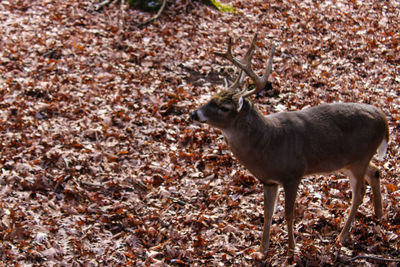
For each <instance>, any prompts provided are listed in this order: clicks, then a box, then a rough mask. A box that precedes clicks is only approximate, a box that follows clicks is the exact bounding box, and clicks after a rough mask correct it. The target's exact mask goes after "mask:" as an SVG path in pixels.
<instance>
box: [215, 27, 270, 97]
mask: <svg viewBox="0 0 400 267" xmlns="http://www.w3.org/2000/svg"><path fill="white" fill-rule="evenodd" d="M256 40H257V34H255V35H254V37H253V40H252V41H251V45H250V47H249V49H248V50H247V52H246V55H245V56H244V58H243V59H242V60H238V59H237V58H235V57H234V56H233V55H232V38H231V37H229V42H228V49H227V51H226V52H225V53H221V52H214V54H215V55H217V56H220V57H223V58H226V59H227V60H229V61H230V62H232V63H233V64H234V65H235V66H236V67H238V68H240V70H241V72H240V75H239V77H238V79H236V81H235V83H234V84H232V85H231V87H232V88H234V89H236V88H237V87H239V86H240V80H241V78H242V74H243V71H244V72H245V73H246V74H247V75H248V76H249V77H250V78H251V79H252V80H253V81H254V83H255V84H256V88H254V89H253V90H250V91H247V89H244V90H243V91H241V92H240V93H239V94H241V96H242V97H247V96H249V95H252V94H256V93H258V92H260V91H261V90H263V89H264V87H265V85H266V84H267V82H268V77H269V75H270V73H271V70H272V58H273V56H274V52H275V45H274V44H273V45H272V48H271V53H270V55H269V60H268V66H267V69H266V71H265V72H264V74H263V75H262V76H261V77H259V76H258V75H257V74H256V73H255V72H254V70H253V69H252V68H251V59H252V56H253V52H254V49H255V47H256V46H255V45H256ZM243 78H244V77H243ZM231 87H230V88H229V89H231Z"/></svg>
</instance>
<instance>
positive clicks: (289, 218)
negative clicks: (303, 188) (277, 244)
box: [284, 183, 298, 255]
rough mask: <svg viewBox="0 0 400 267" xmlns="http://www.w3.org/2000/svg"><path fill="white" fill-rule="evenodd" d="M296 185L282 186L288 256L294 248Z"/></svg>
mask: <svg viewBox="0 0 400 267" xmlns="http://www.w3.org/2000/svg"><path fill="white" fill-rule="evenodd" d="M297 187H298V184H295V183H292V184H288V185H284V190H285V218H286V223H287V229H288V237H289V250H288V254H289V255H291V254H293V252H294V248H295V238H294V233H293V222H294V203H295V201H296V195H297Z"/></svg>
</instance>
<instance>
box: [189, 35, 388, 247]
mask: <svg viewBox="0 0 400 267" xmlns="http://www.w3.org/2000/svg"><path fill="white" fill-rule="evenodd" d="M256 39H257V35H255V36H254V38H253V40H252V42H251V45H250V47H249V49H248V50H247V52H246V54H245V56H244V57H243V58H242V59H241V60H240V59H237V58H235V57H234V56H233V55H232V39H231V38H229V43H228V49H227V51H226V52H223V53H222V52H214V54H215V55H217V56H221V57H223V58H225V59H227V60H229V61H230V62H231V63H233V64H234V65H235V66H236V67H237V68H238V69H239V75H238V76H237V78H236V80H235V81H234V83H233V84H232V85H231V86H230V87H229V88H228V89H227V90H223V91H221V92H219V93H217V94H216V95H215V96H214V97H212V98H211V100H210V101H209V102H208V103H206V104H205V105H203V106H202V107H200V108H199V109H197V110H196V111H193V112H192V113H191V118H192V119H193V120H194V121H198V122H202V123H206V124H208V125H210V126H212V127H215V128H218V129H220V130H221V131H222V134H223V135H224V137H225V140H226V142H227V143H228V145H229V147H230V149H231V150H232V152H233V154H234V155H235V156H236V158H238V159H239V162H241V163H242V164H243V165H244V166H245V167H246V168H247V169H248V170H249V171H250V172H251V173H252V174H253V175H254V176H255V177H256V178H258V180H260V181H261V182H262V184H263V188H264V228H263V234H262V240H261V245H260V251H261V252H266V251H268V249H269V232H270V226H271V223H272V215H273V212H274V207H275V203H276V198H277V193H278V187H279V186H282V187H283V189H284V193H285V219H286V222H287V232H288V239H289V253H293V251H294V248H295V238H294V234H293V221H294V205H295V199H296V194H297V190H298V186H299V183H300V180H301V178H302V177H303V176H305V175H310V174H316V173H327V172H333V171H336V170H344V171H346V172H345V173H348V174H349V178H350V186H351V189H352V203H351V208H350V212H349V214H348V217H347V220H346V222H345V224H344V227H343V229H342V231H341V232H340V234H339V236H338V241H339V242H341V243H344V242H346V241H348V238H349V235H350V229H351V224H352V221H353V220H354V217H355V214H356V211H357V209H358V207H359V205H360V204H361V203H362V200H363V197H364V194H365V190H366V185H365V181H367V182H368V184H369V185H370V186H371V189H372V202H373V205H374V211H375V215H376V216H377V217H378V218H380V217H382V199H381V192H380V182H379V179H380V172H379V170H378V168H377V167H376V166H375V165H374V164H373V163H371V159H372V157H373V156H374V154H375V152H376V151H378V159H380V160H382V159H383V157H384V156H385V153H386V149H387V144H388V140H389V129H388V123H387V120H386V118H385V116H384V114H383V113H382V112H381V111H380V110H379V109H377V108H376V107H374V106H371V105H367V104H360V103H332V104H322V105H319V106H315V107H310V108H307V109H304V110H300V111H292V112H280V113H276V114H271V115H268V116H263V115H262V114H261V113H260V112H259V111H258V109H257V108H256V107H255V106H254V105H253V104H252V103H251V102H250V101H249V100H248V99H247V98H248V97H249V96H251V95H254V94H257V93H258V92H260V91H261V90H263V89H264V87H265V86H266V84H267V80H268V76H269V75H270V72H271V69H272V58H273V54H274V50H275V46H272V49H271V53H270V56H269V62H268V65H267V68H266V71H265V72H264V74H263V75H262V76H258V74H256V72H255V71H254V70H253V69H252V67H251V60H252V56H253V53H254V50H255V46H256ZM246 75H247V76H248V77H250V79H251V80H252V81H253V82H254V83H255V88H254V89H252V90H248V89H247V88H246V87H245V88H244V89H242V90H240V88H241V87H242V86H243V83H244V79H245V77H246Z"/></svg>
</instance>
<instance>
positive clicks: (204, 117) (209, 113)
mask: <svg viewBox="0 0 400 267" xmlns="http://www.w3.org/2000/svg"><path fill="white" fill-rule="evenodd" d="M256 41H257V34H255V35H254V37H253V40H252V42H251V44H250V47H249V49H248V50H247V52H246V54H245V56H244V57H243V59H242V60H239V59H237V58H235V57H233V55H232V38H231V37H229V42H228V49H227V51H226V52H224V53H221V52H214V54H215V55H217V56H221V57H223V58H226V59H228V60H229V61H230V62H232V63H233V64H234V65H235V66H236V67H237V68H238V69H239V70H240V71H239V75H238V76H237V78H236V80H235V81H234V82H233V83H232V85H231V86H229V88H228V89H227V90H223V91H221V92H220V93H218V94H216V95H215V96H214V97H213V98H212V99H211V100H210V101H209V102H208V103H207V104H206V105H204V106H203V107H201V108H200V109H198V110H196V111H194V112H192V113H191V117H192V119H193V120H195V121H200V122H205V123H207V124H210V125H212V126H214V127H217V128H219V129H223V128H225V126H226V124H227V123H230V122H232V121H233V118H234V117H235V116H236V115H237V114H238V113H240V112H241V110H242V108H243V105H244V103H245V101H244V99H245V98H246V97H248V96H251V95H253V94H257V93H258V92H260V91H262V90H263V89H264V88H265V86H266V85H267V82H268V77H269V75H270V73H271V69H272V58H273V55H274V52H275V45H272V49H271V52H270V56H269V60H268V65H267V69H266V70H265V72H264V74H263V75H262V76H261V77H259V76H258V75H257V74H256V73H255V72H254V71H253V69H252V68H251V59H252V57H253V54H254V50H255V48H256ZM246 75H247V76H249V77H250V78H251V79H252V80H253V81H254V83H255V88H254V89H252V90H249V91H248V90H247V88H244V89H242V90H240V89H241V87H242V86H243V82H244V78H245V77H246Z"/></svg>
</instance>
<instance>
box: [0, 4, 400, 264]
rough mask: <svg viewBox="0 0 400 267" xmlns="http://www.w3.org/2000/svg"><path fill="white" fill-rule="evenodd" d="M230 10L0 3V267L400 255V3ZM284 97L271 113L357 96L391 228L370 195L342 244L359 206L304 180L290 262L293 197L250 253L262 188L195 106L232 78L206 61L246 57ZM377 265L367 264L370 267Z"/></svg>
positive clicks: (323, 184) (333, 182)
mask: <svg viewBox="0 0 400 267" xmlns="http://www.w3.org/2000/svg"><path fill="white" fill-rule="evenodd" d="M230 3H231V4H232V5H233V7H234V8H235V10H236V12H235V13H221V12H218V11H217V10H215V9H213V8H211V7H208V6H205V5H203V4H201V2H198V1H190V0H177V1H168V4H167V7H166V9H165V10H164V12H163V14H162V16H161V17H160V19H159V20H157V21H155V22H153V23H152V24H150V25H148V26H146V27H138V24H137V22H140V21H145V20H146V19H148V18H149V17H151V16H152V14H148V13H145V12H141V11H138V10H134V9H128V8H125V7H124V6H122V7H121V5H119V4H115V3H113V4H111V5H109V6H106V7H104V8H103V9H102V10H99V11H95V8H94V2H92V1H85V0H80V1H78V0H47V1H39V0H18V1H0V73H1V75H0V266H39V265H40V266H81V265H82V266H168V265H170V266H258V265H264V264H267V265H269V264H270V265H273V266H285V265H293V266H349V265H350V266H351V265H352V266H365V265H367V264H369V266H371V265H372V266H375V265H378V266H379V265H382V266H386V265H387V264H392V265H393V266H396V264H398V263H395V262H392V263H388V262H385V261H382V260H376V259H372V258H362V257H361V258H360V257H359V258H358V259H354V257H357V256H362V255H370V256H375V257H380V258H382V259H395V258H397V259H398V258H400V207H399V203H400V183H399V176H400V152H399V142H400V15H399V11H400V2H399V1H395V0H388V1H377V0H376V1H373V0H364V1H357V0H354V1H344V0H332V1H294V0H284V1H281V0H271V1H264V0H259V1H242V0H234V1H231V2H230ZM255 33H258V36H259V41H258V42H257V52H256V53H255V55H254V60H253V61H254V64H253V68H254V69H256V70H262V69H264V68H265V64H266V61H267V57H268V53H269V49H270V47H271V44H272V43H273V42H274V43H275V44H276V52H275V57H274V64H273V72H272V75H271V77H270V81H271V83H272V86H273V88H274V90H276V91H277V93H275V95H271V94H268V93H266V94H265V95H264V96H261V97H257V98H254V97H253V98H252V101H253V102H254V103H255V104H256V105H257V106H258V107H259V109H260V110H262V112H264V113H265V114H269V113H274V112H280V111H285V110H299V109H302V108H306V107H309V106H315V105H318V104H321V103H328V102H362V103H369V104H372V105H375V106H377V107H379V108H380V109H382V111H383V112H384V113H385V115H386V117H387V119H388V122H389V125H390V132H391V134H390V138H391V139H390V142H389V148H388V153H387V155H386V158H385V159H384V160H383V161H381V162H379V161H375V160H374V162H375V163H376V164H377V165H378V166H379V168H380V169H381V171H382V179H381V191H382V195H383V206H384V217H383V218H382V219H381V220H378V219H377V218H376V217H375V216H374V213H373V207H372V204H371V192H370V188H369V187H368V188H367V194H366V196H365V198H364V202H363V204H362V206H361V207H360V208H359V210H358V212H357V215H356V219H355V221H354V223H353V228H352V231H351V241H350V242H349V244H346V245H339V244H337V243H336V237H337V236H338V234H339V232H340V230H341V228H342V226H343V223H344V220H345V218H346V216H347V212H348V209H349V206H350V202H351V190H350V186H349V183H348V179H347V177H345V176H344V175H343V174H341V173H336V174H325V175H317V176H312V177H306V178H304V179H303V181H302V183H301V185H300V189H299V192H298V196H297V202H296V211H295V215H296V220H295V235H296V239H297V240H296V251H295V254H294V256H293V257H288V256H287V253H286V248H287V245H288V242H287V231H286V225H285V220H284V211H283V204H284V203H283V192H280V194H279V200H278V204H277V207H276V212H275V214H274V217H273V226H272V228H271V249H270V251H269V253H267V255H262V254H261V253H258V252H257V248H258V246H259V243H260V239H261V232H262V225H263V195H262V185H261V184H260V183H259V182H258V181H257V180H256V179H255V178H253V177H252V176H251V175H250V174H249V173H248V172H247V171H246V170H245V169H244V167H243V166H242V165H240V164H239V163H238V162H237V160H236V159H235V158H234V157H233V156H232V154H231V152H230V151H229V149H228V147H227V145H226V143H225V141H224V140H223V138H222V135H221V133H220V132H219V131H218V130H215V129H212V128H210V127H208V126H206V125H196V124H193V123H192V121H191V120H190V118H189V114H190V112H191V111H193V110H195V109H196V108H197V107H199V106H200V105H201V104H204V103H205V102H206V101H207V100H208V99H209V98H210V97H211V96H212V95H213V94H215V93H216V92H217V91H218V90H219V89H220V88H221V87H222V86H223V78H224V77H232V78H234V70H235V68H233V66H232V65H231V64H229V63H228V62H226V61H225V60H223V59H220V58H218V59H216V58H215V57H214V56H213V54H212V52H213V51H216V50H223V49H225V48H226V45H227V41H228V35H231V36H232V37H233V40H234V53H235V54H236V55H240V54H243V52H244V51H245V49H247V47H248V45H249V43H250V40H251V38H252V36H253V35H254V34H255ZM367 266H368V265H367Z"/></svg>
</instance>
